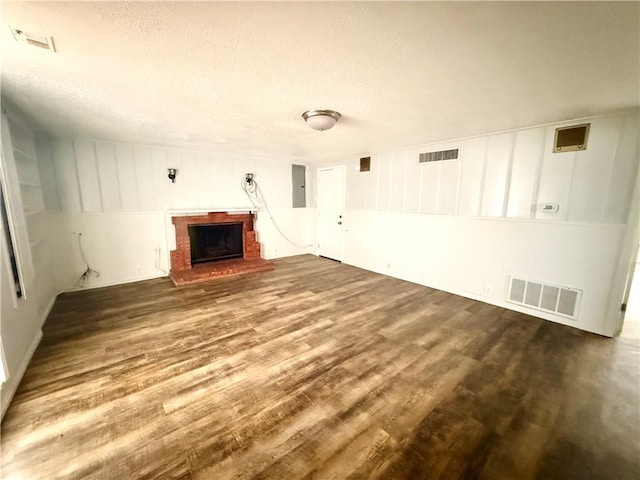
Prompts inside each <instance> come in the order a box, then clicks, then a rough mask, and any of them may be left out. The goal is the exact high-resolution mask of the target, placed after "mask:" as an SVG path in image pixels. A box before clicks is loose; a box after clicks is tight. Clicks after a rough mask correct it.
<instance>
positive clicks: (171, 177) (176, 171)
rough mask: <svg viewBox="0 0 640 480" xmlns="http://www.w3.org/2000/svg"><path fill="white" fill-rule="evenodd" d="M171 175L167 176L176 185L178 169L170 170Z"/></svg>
mask: <svg viewBox="0 0 640 480" xmlns="http://www.w3.org/2000/svg"><path fill="white" fill-rule="evenodd" d="M168 171H169V175H167V176H168V177H169V180H171V183H176V175H177V174H178V169H177V168H169V169H168Z"/></svg>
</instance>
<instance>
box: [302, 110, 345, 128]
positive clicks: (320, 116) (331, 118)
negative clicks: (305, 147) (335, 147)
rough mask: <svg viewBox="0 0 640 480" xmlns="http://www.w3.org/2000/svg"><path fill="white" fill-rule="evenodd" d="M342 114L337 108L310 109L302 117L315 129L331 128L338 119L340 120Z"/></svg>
mask: <svg viewBox="0 0 640 480" xmlns="http://www.w3.org/2000/svg"><path fill="white" fill-rule="evenodd" d="M341 116H342V115H340V114H339V113H338V112H336V111H335V110H309V111H307V112H304V113H303V114H302V118H304V121H305V122H307V125H309V126H310V127H311V128H313V129H314V130H320V131H322V130H329V129H330V128H331V127H333V126H334V125H335V124H336V122H337V121H338V120H340V117H341Z"/></svg>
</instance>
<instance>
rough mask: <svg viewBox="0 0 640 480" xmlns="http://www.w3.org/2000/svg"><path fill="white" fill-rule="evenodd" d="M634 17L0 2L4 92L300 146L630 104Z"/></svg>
mask: <svg viewBox="0 0 640 480" xmlns="http://www.w3.org/2000/svg"><path fill="white" fill-rule="evenodd" d="M8 25H11V26H13V27H16V28H20V29H22V30H24V31H26V32H28V33H33V34H38V35H51V36H53V38H54V42H55V46H56V49H57V53H55V54H52V53H49V52H46V51H44V50H41V49H38V48H34V47H28V46H25V45H23V44H18V43H16V42H15V41H14V40H13V37H12V36H11V33H10V31H9V27H8ZM639 30H640V3H638V2H628V3H613V2H587V3H570V2H569V3H557V2H550V3H543V2H532V3H521V2H506V3H485V2H476V3H474V2H470V3H456V2H445V3H436V2H426V3H394V2H388V3H387V2H373V3H333V2H332V3H316V2H313V3H306V2H304V3H266V2H260V3H187V2H168V3H161V2H130V3H111V2H97V3H84V2H83V3H74V2H71V3H57V2H2V31H1V34H0V39H1V41H2V95H3V97H4V98H5V99H7V100H9V101H11V102H12V103H14V104H15V105H16V106H17V107H18V108H19V109H20V110H22V111H23V113H25V114H26V115H27V116H28V117H29V118H30V119H31V120H32V121H33V122H34V123H35V124H36V125H38V126H39V127H40V128H42V129H44V130H47V131H50V132H52V133H56V134H62V135H73V136H85V137H91V138H101V139H110V140H118V141H128V142H139V143H146V144H155V145H168V146H177V147H194V148H204V149H208V150H219V151H234V152H238V153H244V154H252V155H253V154H258V155H264V156H266V157H281V158H292V159H306V160H314V159H323V158H333V157H337V156H345V155H348V154H360V153H367V152H377V151H383V150H389V149H392V148H399V147H405V146H410V145H416V144H420V143H428V142H433V141H440V140H445V139H450V138H457V137H462V136H470V135H476V134H481V133H488V132H493V131H499V130H505V129H511V128H517V127H523V126H529V125H535V124H540V123H546V122H553V121H558V120H565V119H571V118H578V117H583V116H589V115H592V114H600V113H608V112H611V111H617V110H621V109H627V108H637V107H638V105H639V104H640V101H639V95H640V91H639V71H640V53H639V48H640V35H639ZM314 108H330V109H335V110H338V111H339V112H341V113H342V115H343V118H342V119H341V120H340V121H339V122H338V124H337V125H336V126H335V127H334V128H333V129H332V130H330V131H326V132H317V131H313V130H311V129H310V128H309V127H307V126H306V125H305V124H304V121H303V120H302V118H301V114H302V112H304V111H305V110H308V109H314Z"/></svg>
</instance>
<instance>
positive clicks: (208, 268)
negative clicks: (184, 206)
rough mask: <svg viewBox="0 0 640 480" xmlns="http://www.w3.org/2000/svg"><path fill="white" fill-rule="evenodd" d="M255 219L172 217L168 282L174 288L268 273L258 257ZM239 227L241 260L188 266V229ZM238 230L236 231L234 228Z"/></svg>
mask: <svg viewBox="0 0 640 480" xmlns="http://www.w3.org/2000/svg"><path fill="white" fill-rule="evenodd" d="M254 220H255V215H254V214H253V213H251V212H238V213H235V212H222V211H214V212H206V213H197V214H185V215H172V217H171V223H173V225H174V227H175V235H176V249H175V250H173V251H171V272H170V273H169V278H171V281H172V282H173V283H174V285H176V286H182V285H190V284H193V283H198V282H202V281H206V280H211V279H214V278H221V277H228V276H232V275H240V274H243V273H250V272H259V271H264V270H272V269H273V263H271V262H268V261H266V260H264V259H263V258H261V257H260V244H259V243H258V241H257V238H256V231H255V230H254V227H253V225H254ZM229 224H236V225H241V230H242V255H241V258H227V259H220V260H215V261H206V262H203V263H192V252H191V245H192V240H191V238H190V237H189V227H192V231H193V227H194V226H198V225H209V226H215V225H229ZM238 228H239V227H238Z"/></svg>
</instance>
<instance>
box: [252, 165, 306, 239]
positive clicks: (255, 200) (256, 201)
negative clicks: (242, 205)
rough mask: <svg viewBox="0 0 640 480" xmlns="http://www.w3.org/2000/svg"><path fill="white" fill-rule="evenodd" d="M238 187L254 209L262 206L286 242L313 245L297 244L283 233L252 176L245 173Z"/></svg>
mask: <svg viewBox="0 0 640 480" xmlns="http://www.w3.org/2000/svg"><path fill="white" fill-rule="evenodd" d="M240 188H242V191H243V192H244V193H245V194H246V195H247V197H248V198H249V201H250V202H251V204H252V205H253V206H254V207H255V208H256V210H260V209H261V208H262V207H264V210H265V211H266V212H267V215H269V219H270V220H271V223H273V226H274V227H275V229H276V230H277V231H278V233H279V234H280V235H281V236H282V238H284V239H285V240H286V241H287V242H289V243H290V244H291V245H293V246H294V247H298V248H308V247H312V246H313V244H309V245H299V244H297V243H296V242H294V241H293V240H291V239H290V238H289V237H287V236H286V235H285V234H284V232H283V231H282V230H281V229H280V227H279V226H278V224H277V223H276V221H275V220H274V218H273V215H272V214H271V210H269V205H267V200H266V199H265V198H264V195H263V193H262V189H261V188H260V185H258V182H257V181H256V180H255V179H254V178H253V177H249V174H247V176H245V177H244V178H243V179H242V181H241V182H240Z"/></svg>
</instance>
